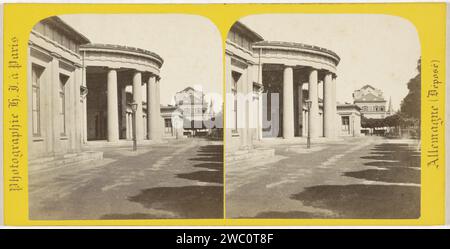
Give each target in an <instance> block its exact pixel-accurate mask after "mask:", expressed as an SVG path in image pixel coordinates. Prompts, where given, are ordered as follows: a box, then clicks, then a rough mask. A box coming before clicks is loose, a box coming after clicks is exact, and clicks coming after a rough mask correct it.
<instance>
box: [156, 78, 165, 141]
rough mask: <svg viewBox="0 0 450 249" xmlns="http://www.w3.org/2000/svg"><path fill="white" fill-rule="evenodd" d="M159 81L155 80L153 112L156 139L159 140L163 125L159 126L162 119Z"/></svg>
mask: <svg viewBox="0 0 450 249" xmlns="http://www.w3.org/2000/svg"><path fill="white" fill-rule="evenodd" d="M159 85H160V79H159V78H157V79H156V92H155V94H156V103H155V112H156V115H155V116H156V121H155V122H156V131H157V134H156V136H157V139H161V138H162V135H163V132H164V129H163V125H162V124H161V122H162V118H161V97H160V96H161V93H160V87H159Z"/></svg>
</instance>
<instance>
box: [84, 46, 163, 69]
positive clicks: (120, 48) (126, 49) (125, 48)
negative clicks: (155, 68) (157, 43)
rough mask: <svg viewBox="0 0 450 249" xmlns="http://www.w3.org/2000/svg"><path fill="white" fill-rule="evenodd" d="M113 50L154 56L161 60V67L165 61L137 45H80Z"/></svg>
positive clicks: (88, 48) (86, 48)
mask: <svg viewBox="0 0 450 249" xmlns="http://www.w3.org/2000/svg"><path fill="white" fill-rule="evenodd" d="M96 49H99V50H111V51H119V52H125V53H134V54H141V55H144V56H147V57H152V58H153V59H155V60H156V61H158V62H159V64H160V67H161V66H162V64H163V63H164V60H163V58H162V57H161V56H160V55H158V54H157V53H154V52H152V51H149V50H146V49H142V48H136V47H129V46H122V45H114V44H100V43H89V44H85V45H82V46H81V47H80V50H82V51H83V50H86V51H87V50H96Z"/></svg>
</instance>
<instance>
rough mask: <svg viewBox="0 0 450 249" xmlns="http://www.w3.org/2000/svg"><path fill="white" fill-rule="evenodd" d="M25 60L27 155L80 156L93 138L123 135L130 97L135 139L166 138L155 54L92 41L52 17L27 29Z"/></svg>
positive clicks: (112, 139)
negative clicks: (133, 103)
mask: <svg viewBox="0 0 450 249" xmlns="http://www.w3.org/2000/svg"><path fill="white" fill-rule="evenodd" d="M28 59H29V60H28V100H29V101H28V113H29V122H28V131H29V159H30V160H33V159H36V158H66V157H68V155H77V154H83V151H84V148H85V146H87V145H88V144H89V143H90V142H94V141H96V140H98V141H100V143H103V144H119V142H120V141H122V140H130V139H131V138H132V137H131V134H132V119H131V112H132V110H131V103H132V102H135V103H137V111H136V135H137V139H138V140H139V141H145V140H150V141H159V140H160V139H161V138H162V137H163V136H165V135H166V137H167V136H172V135H173V133H172V130H171V125H168V124H167V126H166V127H167V130H165V128H164V127H165V123H166V122H168V121H166V120H167V115H165V116H166V117H165V118H163V117H162V116H161V106H160V76H159V72H160V69H161V67H162V65H163V59H162V58H161V57H160V56H159V55H157V54H156V53H153V52H151V51H148V50H144V49H139V48H133V47H127V46H119V45H108V44H93V43H91V42H90V41H89V39H87V38H86V37H85V36H83V35H82V34H80V33H79V32H77V31H76V30H74V29H73V28H72V27H71V26H69V25H67V24H66V23H65V22H63V21H62V20H61V19H60V18H58V17H50V18H47V19H45V20H43V21H41V22H39V23H38V24H36V25H35V26H34V27H33V29H32V31H31V33H30V39H29V54H28ZM127 89H128V90H127ZM144 92H145V94H144ZM143 96H146V99H143ZM166 109H167V108H166ZM166 109H164V111H165V112H166V111H167V110H166ZM141 143H142V142H141ZM91 154H92V153H91ZM91 154H90V155H91ZM97 158H98V156H97Z"/></svg>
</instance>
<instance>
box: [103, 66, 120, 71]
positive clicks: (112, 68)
mask: <svg viewBox="0 0 450 249" xmlns="http://www.w3.org/2000/svg"><path fill="white" fill-rule="evenodd" d="M104 68H105V69H106V70H107V71H111V70H114V71H117V70H119V69H120V67H104Z"/></svg>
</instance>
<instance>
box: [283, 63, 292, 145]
mask: <svg viewBox="0 0 450 249" xmlns="http://www.w3.org/2000/svg"><path fill="white" fill-rule="evenodd" d="M283 137H284V138H285V139H289V138H293V137H294V71H293V69H292V67H285V68H284V71H283Z"/></svg>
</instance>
